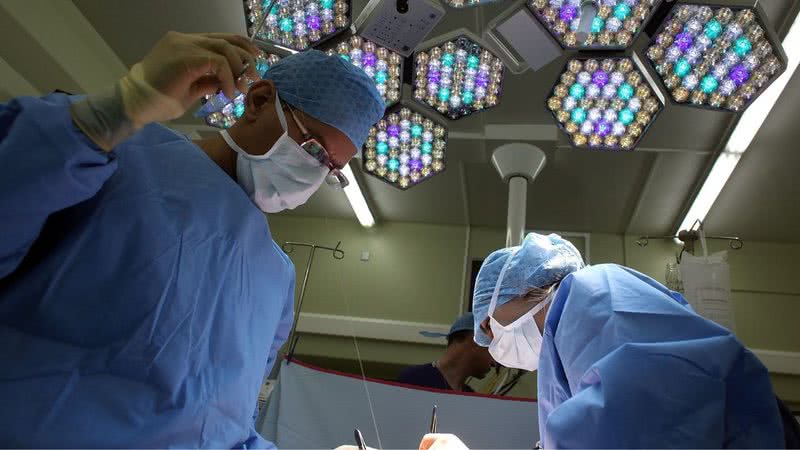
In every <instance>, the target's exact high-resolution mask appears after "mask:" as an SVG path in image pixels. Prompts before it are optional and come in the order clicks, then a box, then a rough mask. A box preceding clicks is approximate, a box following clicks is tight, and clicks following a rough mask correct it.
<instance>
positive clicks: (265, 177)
mask: <svg viewBox="0 0 800 450" xmlns="http://www.w3.org/2000/svg"><path fill="white" fill-rule="evenodd" d="M275 109H276V111H277V113H278V120H280V122H281V126H282V127H283V134H282V135H281V137H279V138H278V140H277V141H275V144H274V145H273V146H272V148H271V149H270V150H269V151H268V152H267V153H265V154H263V155H251V154H250V153H247V152H246V151H245V150H244V149H242V148H241V147H239V146H238V145H237V144H236V142H234V141H233V138H231V136H230V134H228V132H227V131H226V130H222V131H220V134H221V135H222V139H224V140H225V143H227V144H228V146H229V147H230V148H231V149H232V150H233V151H235V152H236V153H238V156H237V158H236V180H237V182H238V183H239V185H240V186H241V187H242V189H244V191H245V193H247V195H248V196H249V197H250V199H252V200H253V202H254V203H255V204H256V205H257V206H258V207H259V208H260V209H261V210H262V211H264V212H266V213H276V212H280V211H283V210H286V209H295V208H297V207H298V206H300V205H302V204H304V203H305V202H307V201H308V199H309V198H311V196H312V195H313V194H314V192H316V191H317V189H319V186H320V185H321V184H322V181H323V180H324V179H325V176H326V175H327V174H328V172H329V169H328V168H327V167H325V166H324V165H322V164H321V163H320V162H319V161H317V159H316V158H314V157H313V156H311V155H309V154H308V152H306V151H305V150H303V147H301V146H300V144H298V143H297V142H295V140H294V139H292V138H291V137H289V133H288V127H287V125H286V115H285V114H284V112H283V108H282V107H281V102H280V100H279V99H278V97H277V96H276V97H275Z"/></svg>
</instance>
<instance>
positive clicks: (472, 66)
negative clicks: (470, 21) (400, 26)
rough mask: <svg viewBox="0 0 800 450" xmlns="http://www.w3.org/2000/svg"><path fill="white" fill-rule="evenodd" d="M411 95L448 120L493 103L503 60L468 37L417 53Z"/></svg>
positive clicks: (493, 104)
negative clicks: (412, 92) (412, 93)
mask: <svg viewBox="0 0 800 450" xmlns="http://www.w3.org/2000/svg"><path fill="white" fill-rule="evenodd" d="M414 63H415V71H416V73H415V78H414V98H415V99H416V100H417V101H420V102H422V103H424V104H426V105H428V106H430V107H431V108H433V109H435V110H436V111H438V112H439V113H441V114H443V115H444V116H446V117H448V118H450V119H454V120H455V119H459V118H462V117H465V116H468V115H470V114H472V113H475V112H477V111H481V110H484V109H486V108H491V107H493V106H496V105H497V103H498V102H499V101H500V93H501V88H502V83H503V62H502V61H500V59H499V58H498V57H496V56H495V55H493V54H492V53H491V52H490V51H488V50H486V49H484V48H482V47H481V46H480V45H478V44H477V43H475V42H473V41H472V40H471V39H469V38H467V37H463V36H462V37H459V38H456V39H454V40H452V41H448V42H445V43H444V44H441V45H438V46H435V47H432V48H429V49H427V50H424V51H420V52H417V54H416V56H415V60H414Z"/></svg>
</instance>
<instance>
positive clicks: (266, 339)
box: [0, 32, 384, 448]
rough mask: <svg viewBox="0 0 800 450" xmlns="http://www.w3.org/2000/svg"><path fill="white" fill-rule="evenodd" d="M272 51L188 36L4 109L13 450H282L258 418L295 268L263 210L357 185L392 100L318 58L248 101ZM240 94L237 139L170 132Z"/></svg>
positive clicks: (3, 274)
mask: <svg viewBox="0 0 800 450" xmlns="http://www.w3.org/2000/svg"><path fill="white" fill-rule="evenodd" d="M257 52H258V49H257V48H256V47H254V46H253V45H251V44H250V43H249V42H248V41H247V39H245V38H243V37H240V36H234V35H227V34H195V35H192V34H181V33H175V32H171V33H168V34H167V35H166V36H165V37H164V38H162V39H161V40H160V41H159V42H158V43H157V44H156V45H155V47H154V48H153V49H152V50H151V51H150V53H149V54H148V55H147V56H145V57H144V59H143V60H142V61H141V62H139V63H138V64H136V65H134V66H133V68H132V69H131V71H130V72H129V73H128V74H127V75H126V76H125V77H123V78H122V79H121V80H120V81H119V83H117V84H116V85H114V86H113V87H111V88H110V89H109V90H108V91H107V92H103V93H100V94H93V95H89V96H88V97H85V98H78V97H70V96H67V95H64V94H52V95H48V96H46V97H43V98H32V97H24V98H17V99H14V100H12V101H10V102H9V103H6V104H2V105H0V361H2V363H0V399H2V401H0V447H3V448H30V447H49V448H77V447H84V448H97V447H101V448H168V447H169V448H200V447H206V448H208V447H211V448H264V447H271V444H270V443H268V442H266V441H265V440H264V439H263V438H261V436H259V434H258V433H257V432H256V431H255V428H254V422H253V412H254V411H255V409H256V402H257V396H258V392H259V388H260V386H261V384H262V380H263V377H264V376H265V374H266V373H268V372H269V369H270V367H271V366H272V365H273V363H274V362H275V359H276V353H277V350H278V349H279V348H280V346H281V344H283V342H284V341H285V340H286V338H287V335H288V333H289V330H290V328H291V323H292V316H293V305H294V294H293V289H294V277H295V272H294V267H293V266H292V263H291V260H290V259H289V258H288V257H287V256H286V255H285V254H284V253H283V252H282V251H281V249H280V247H279V246H278V245H277V244H276V243H275V242H274V241H273V240H272V236H271V234H270V229H269V225H268V223H267V221H266V220H265V216H264V214H263V213H264V212H270V213H272V212H278V211H281V210H284V209H290V208H294V207H296V206H299V205H301V204H303V203H304V202H305V201H306V200H307V199H308V198H309V197H310V196H311V195H312V194H313V193H314V192H315V191H316V190H317V188H318V187H319V186H320V184H321V183H322V182H323V180H324V179H325V178H326V177H332V179H333V182H335V183H338V184H340V185H343V184H346V180H345V179H344V177H343V176H342V174H341V172H340V169H342V168H343V167H344V165H345V164H347V163H348V161H349V160H350V158H351V157H352V156H353V155H355V153H356V152H357V151H358V150H359V149H360V148H361V146H362V144H363V142H364V140H365V139H366V137H367V135H368V131H369V129H370V127H371V126H372V125H373V124H375V123H376V122H377V121H378V120H379V119H380V118H381V117H382V115H383V112H384V103H383V101H382V100H381V97H380V95H379V93H378V91H377V89H376V88H375V86H374V85H373V82H372V80H371V79H370V78H369V77H368V76H367V75H366V74H365V73H364V72H362V71H361V70H360V69H357V68H355V67H354V66H352V65H350V64H347V63H346V62H343V61H342V60H341V58H339V57H336V56H326V55H325V54H323V53H321V52H317V51H309V52H304V53H299V54H296V55H293V56H290V57H287V58H285V59H283V60H282V61H281V62H280V63H279V64H276V65H275V66H273V67H272V68H270V70H269V72H268V73H267V75H266V78H265V79H264V80H259V81H255V82H254V83H253V84H252V85H250V86H249V89H248V81H247V80H246V78H247V77H248V76H249V77H251V78H252V79H253V80H255V77H256V73H255V71H254V67H255V62H254V56H255V54H256V53H257ZM240 75H242V77H240ZM237 89H238V90H240V91H242V92H247V97H246V107H245V112H244V115H243V116H242V117H241V118H240V120H239V121H238V122H237V123H236V125H235V126H233V127H232V128H231V129H230V130H228V131H226V132H223V133H222V134H221V135H218V136H214V137H211V138H207V139H204V140H202V141H198V142H191V141H189V140H187V139H186V138H184V137H183V136H181V135H179V134H177V133H175V132H173V131H171V130H169V129H168V128H165V127H164V126H161V125H158V124H156V123H155V122H159V121H167V120H171V119H175V118H177V117H180V116H181V115H183V114H184V113H185V112H186V111H187V109H188V108H190V107H191V106H192V105H193V104H195V103H196V102H197V100H199V99H200V98H201V97H203V96H204V95H207V94H215V93H216V92H217V91H218V90H222V91H223V92H224V93H225V95H226V96H228V97H229V98H233V97H234V96H235V92H236V90H237Z"/></svg>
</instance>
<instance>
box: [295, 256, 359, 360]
mask: <svg viewBox="0 0 800 450" xmlns="http://www.w3.org/2000/svg"><path fill="white" fill-rule="evenodd" d="M341 245H342V241H339V242H338V243H337V244H336V248H330V247H325V246H322V245H316V244H309V243H306V242H291V241H289V242H284V243H283V245H282V246H281V249H283V251H284V253H286V254H287V255H288V254H290V253H292V252H293V251H294V247H295V246H297V247H309V248H311V254H310V255H309V256H308V262H307V263H306V273H305V275H304V276H303V284H302V285H301V286H300V299H299V300H298V301H297V311H296V312H295V318H294V323H292V331H291V332H290V333H289V339H288V342H289V343H290V344H289V352H288V353H287V355H286V364H289V363H290V362H291V361H292V356H293V355H294V350H295V348H296V347H297V341H298V340H299V338H300V336H298V335H297V323H298V322H300V311H302V309H303V299H304V298H305V296H306V286H307V285H308V274H309V273H310V272H311V264H313V263H314V253H315V252H316V251H317V249H322V250H330V251H331V252H333V259H343V258H344V251H342V250H341V249H340V248H339V246H341Z"/></svg>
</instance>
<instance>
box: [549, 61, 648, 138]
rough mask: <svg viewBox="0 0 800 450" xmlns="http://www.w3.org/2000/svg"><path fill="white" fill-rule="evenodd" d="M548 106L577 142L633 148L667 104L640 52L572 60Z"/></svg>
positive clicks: (561, 125)
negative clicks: (646, 68) (640, 58)
mask: <svg viewBox="0 0 800 450" xmlns="http://www.w3.org/2000/svg"><path fill="white" fill-rule="evenodd" d="M547 107H548V109H550V111H552V113H553V116H554V117H555V118H556V121H557V122H558V124H559V127H560V128H561V130H562V131H564V132H565V133H566V134H567V135H569V138H570V142H571V143H572V145H574V146H576V147H582V148H591V149H604V150H632V149H633V148H634V147H636V145H637V144H638V143H639V140H640V139H641V137H642V136H643V135H644V133H645V132H646V131H647V128H648V127H649V126H650V125H651V124H652V123H653V121H654V120H655V119H656V116H657V115H658V113H659V112H660V111H661V110H662V109H663V107H664V104H663V100H662V99H661V98H660V93H659V92H658V91H657V90H656V89H654V88H653V87H652V85H651V82H650V80H649V79H648V77H647V75H646V72H644V71H643V70H642V68H641V66H640V63H639V62H638V60H637V59H636V57H634V58H628V57H616V58H606V59H602V60H598V59H587V58H585V57H579V58H574V59H572V60H570V61H569V62H568V63H567V66H566V69H565V70H564V72H563V73H562V74H561V77H560V80H559V83H558V84H557V85H556V86H555V88H554V89H553V92H552V95H551V97H550V98H549V99H548V100H547Z"/></svg>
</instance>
